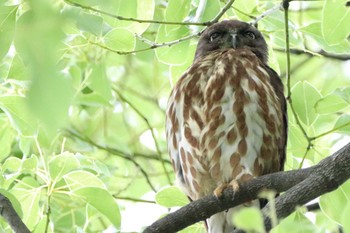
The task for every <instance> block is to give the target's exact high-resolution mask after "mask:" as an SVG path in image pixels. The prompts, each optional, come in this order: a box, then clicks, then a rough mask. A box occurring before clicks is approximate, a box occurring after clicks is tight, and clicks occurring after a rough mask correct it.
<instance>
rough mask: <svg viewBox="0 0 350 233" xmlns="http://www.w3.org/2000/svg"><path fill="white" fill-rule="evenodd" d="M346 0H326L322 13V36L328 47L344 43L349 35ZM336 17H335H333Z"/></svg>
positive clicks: (349, 15)
mask: <svg viewBox="0 0 350 233" xmlns="http://www.w3.org/2000/svg"><path fill="white" fill-rule="evenodd" d="M346 2H348V1H347V0H326V1H325V2H324V6H323V12H322V35H323V37H324V39H325V41H326V42H327V44H329V45H333V44H338V43H341V42H342V41H344V40H345V39H346V38H347V37H348V36H349V34H350V24H349V22H350V11H349V7H347V6H346V5H345V4H346ZM335 16H337V17H335Z"/></svg>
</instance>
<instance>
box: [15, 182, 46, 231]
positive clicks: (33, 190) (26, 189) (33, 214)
mask: <svg viewBox="0 0 350 233" xmlns="http://www.w3.org/2000/svg"><path fill="white" fill-rule="evenodd" d="M41 191H42V190H41V188H39V184H38V182H37V181H36V180H35V179H33V178H32V177H28V176H27V177H24V178H23V179H22V180H18V183H16V184H15V185H14V186H13V188H12V189H11V193H12V194H13V195H14V196H15V197H16V198H17V200H18V201H19V202H20V203H21V207H22V210H25V211H23V218H22V220H23V222H25V223H26V225H27V227H28V228H29V229H33V227H34V226H35V225H36V224H37V222H38V221H39V219H40V218H41V216H40V215H39V214H38V213H39V201H40V194H41Z"/></svg>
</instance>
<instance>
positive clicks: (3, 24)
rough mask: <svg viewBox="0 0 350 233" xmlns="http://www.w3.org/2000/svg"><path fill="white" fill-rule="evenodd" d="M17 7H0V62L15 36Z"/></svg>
mask: <svg viewBox="0 0 350 233" xmlns="http://www.w3.org/2000/svg"><path fill="white" fill-rule="evenodd" d="M17 9H18V6H3V5H0V32H1V36H0V60H1V59H2V58H3V57H4V56H5V55H6V54H7V52H8V50H9V48H10V46H11V43H12V41H13V37H14V34H15V28H16V27H15V24H16V13H17Z"/></svg>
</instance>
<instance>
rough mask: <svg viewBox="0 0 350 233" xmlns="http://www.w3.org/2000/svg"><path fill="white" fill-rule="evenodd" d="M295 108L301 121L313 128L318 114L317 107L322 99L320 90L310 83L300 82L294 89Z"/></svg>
mask: <svg viewBox="0 0 350 233" xmlns="http://www.w3.org/2000/svg"><path fill="white" fill-rule="evenodd" d="M292 93H293V94H292V100H293V107H294V109H295V111H296V112H297V114H298V116H299V119H300V120H301V121H302V122H303V123H304V124H306V125H308V126H311V125H312V124H313V123H314V121H315V120H316V118H317V117H318V114H317V113H316V109H315V105H316V103H317V101H319V99H320V98H321V97H322V96H321V94H320V93H319V92H318V90H317V89H316V88H315V87H314V86H313V85H312V84H311V83H309V82H307V81H304V82H299V83H297V84H296V85H295V86H294V87H293V88H292Z"/></svg>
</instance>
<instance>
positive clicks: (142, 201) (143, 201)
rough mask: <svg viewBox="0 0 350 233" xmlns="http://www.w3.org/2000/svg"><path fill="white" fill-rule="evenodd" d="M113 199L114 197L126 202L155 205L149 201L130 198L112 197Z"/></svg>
mask: <svg viewBox="0 0 350 233" xmlns="http://www.w3.org/2000/svg"><path fill="white" fill-rule="evenodd" d="M113 197H115V198H116V199H119V200H126V201H133V202H141V203H151V204H155V203H156V202H155V201H149V200H144V199H138V198H132V197H120V196H115V195H113Z"/></svg>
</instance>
